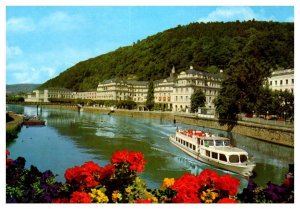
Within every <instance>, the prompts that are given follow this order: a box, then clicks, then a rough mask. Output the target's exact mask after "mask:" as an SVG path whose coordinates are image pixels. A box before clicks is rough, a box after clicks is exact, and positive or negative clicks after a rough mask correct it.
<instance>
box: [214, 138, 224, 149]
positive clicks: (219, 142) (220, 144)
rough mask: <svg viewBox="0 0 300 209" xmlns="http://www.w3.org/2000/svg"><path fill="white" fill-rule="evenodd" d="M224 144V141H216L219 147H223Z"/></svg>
mask: <svg viewBox="0 0 300 209" xmlns="http://www.w3.org/2000/svg"><path fill="white" fill-rule="evenodd" d="M223 142H224V141H223V140H216V141H215V143H216V146H217V147H219V146H223Z"/></svg>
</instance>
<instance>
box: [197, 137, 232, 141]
mask: <svg viewBox="0 0 300 209" xmlns="http://www.w3.org/2000/svg"><path fill="white" fill-rule="evenodd" d="M198 138H200V139H204V140H227V141H230V139H228V138H225V137H221V136H200V137H198Z"/></svg>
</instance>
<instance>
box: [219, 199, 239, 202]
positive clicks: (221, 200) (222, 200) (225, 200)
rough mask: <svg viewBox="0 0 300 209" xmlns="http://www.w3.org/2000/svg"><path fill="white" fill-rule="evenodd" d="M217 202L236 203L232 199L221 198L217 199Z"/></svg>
mask: <svg viewBox="0 0 300 209" xmlns="http://www.w3.org/2000/svg"><path fill="white" fill-rule="evenodd" d="M218 203H238V202H237V201H236V200H234V199H230V198H222V199H220V200H219V201H218Z"/></svg>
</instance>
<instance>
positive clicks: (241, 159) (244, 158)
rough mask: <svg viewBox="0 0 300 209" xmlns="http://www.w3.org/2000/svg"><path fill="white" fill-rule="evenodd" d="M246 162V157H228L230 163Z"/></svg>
mask: <svg viewBox="0 0 300 209" xmlns="http://www.w3.org/2000/svg"><path fill="white" fill-rule="evenodd" d="M247 160H248V157H247V155H240V156H239V155H230V156H229V161H230V162H231V163H239V162H241V163H243V162H246V161H247Z"/></svg>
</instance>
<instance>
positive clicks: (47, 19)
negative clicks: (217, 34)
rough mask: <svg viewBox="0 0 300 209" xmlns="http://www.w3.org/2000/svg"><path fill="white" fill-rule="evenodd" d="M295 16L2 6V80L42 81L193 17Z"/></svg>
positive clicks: (259, 10)
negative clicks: (3, 18) (4, 47)
mask: <svg viewBox="0 0 300 209" xmlns="http://www.w3.org/2000/svg"><path fill="white" fill-rule="evenodd" d="M250 19H256V20H265V21H279V22H293V21H294V7H291V6H267V7H264V6H256V7H246V6H242V7H241V6H240V7H229V6H227V7H208V6H198V7H196V6H193V7H184V6H178V7H175V6H172V7H163V6H159V7H146V6H142V7H141V6H140V7H130V6H125V7H116V6H114V7H104V6H102V7H96V6H93V7H91V6H84V7H83V6H79V7H75V6H65V7H62V6H59V7H45V6H39V7H31V6H7V7H6V84H19V83H44V82H45V81H47V80H49V79H51V78H53V77H55V76H57V75H59V73H61V72H63V71H65V70H66V69H67V68H69V67H71V66H73V65H75V64H76V63H78V62H80V61H83V60H86V59H89V58H92V57H95V56H98V55H101V54H104V53H107V52H110V51H113V50H115V49H117V48H119V47H122V46H127V45H131V44H132V43H133V42H136V41H137V40H142V39H144V38H147V37H148V36H150V35H154V34H156V33H158V32H162V31H164V30H166V29H169V28H173V27H176V26H177V25H186V24H189V23H191V22H209V21H224V22H226V21H236V20H240V21H243V20H250Z"/></svg>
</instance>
